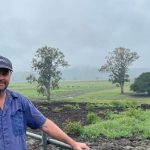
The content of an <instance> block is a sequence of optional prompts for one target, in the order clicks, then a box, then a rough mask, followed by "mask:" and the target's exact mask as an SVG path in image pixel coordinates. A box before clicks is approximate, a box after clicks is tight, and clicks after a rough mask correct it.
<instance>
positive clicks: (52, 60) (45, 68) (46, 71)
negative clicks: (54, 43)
mask: <svg viewBox="0 0 150 150" xmlns="http://www.w3.org/2000/svg"><path fill="white" fill-rule="evenodd" d="M64 58H65V56H64V54H63V53H62V52H61V51H60V50H59V49H58V48H52V47H47V46H45V47H42V48H39V49H38V50H37V51H36V54H35V56H34V58H33V59H32V68H33V70H34V71H35V72H37V74H38V75H37V77H35V76H34V75H33V74H30V75H29V76H28V77H27V80H28V82H30V83H32V82H34V81H36V82H37V83H38V84H37V91H38V92H39V93H41V94H43V95H45V96H47V100H50V98H51V90H52V89H55V88H58V87H59V85H58V83H59V80H60V79H61V75H62V73H61V71H60V68H61V67H66V66H68V65H69V64H68V62H67V61H65V59H64Z"/></svg>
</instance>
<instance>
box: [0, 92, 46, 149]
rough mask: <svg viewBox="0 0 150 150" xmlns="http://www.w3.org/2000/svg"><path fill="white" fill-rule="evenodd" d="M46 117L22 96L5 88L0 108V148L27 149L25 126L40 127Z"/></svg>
mask: <svg viewBox="0 0 150 150" xmlns="http://www.w3.org/2000/svg"><path fill="white" fill-rule="evenodd" d="M45 121H46V117H45V116H44V115H43V114H42V113H41V112H39V111H38V110H37V109H36V108H35V106H34V105H33V104H32V103H31V102H30V101H29V100H28V99H27V98H25V97H24V96H22V95H20V94H18V93H16V92H13V91H9V90H7V92H6V98H5V104H4V108H3V110H2V109H0V150H27V149H28V148H27V145H26V128H27V127H30V128H32V129H38V128H41V127H42V125H43V124H44V122H45Z"/></svg>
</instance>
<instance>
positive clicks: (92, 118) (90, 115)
mask: <svg viewBox="0 0 150 150" xmlns="http://www.w3.org/2000/svg"><path fill="white" fill-rule="evenodd" d="M86 118H87V122H88V123H89V124H94V123H96V122H97V121H98V120H99V119H100V118H99V117H98V115H97V114H96V113H93V112H90V113H88V114H87V117H86Z"/></svg>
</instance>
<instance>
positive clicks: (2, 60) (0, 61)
mask: <svg viewBox="0 0 150 150" xmlns="http://www.w3.org/2000/svg"><path fill="white" fill-rule="evenodd" d="M0 68H6V69H9V70H11V71H13V68H12V63H11V61H10V60H9V59H8V58H6V57H3V56H0Z"/></svg>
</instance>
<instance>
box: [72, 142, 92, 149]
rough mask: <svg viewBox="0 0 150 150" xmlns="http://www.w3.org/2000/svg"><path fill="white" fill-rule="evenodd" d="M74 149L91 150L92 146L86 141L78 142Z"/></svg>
mask: <svg viewBox="0 0 150 150" xmlns="http://www.w3.org/2000/svg"><path fill="white" fill-rule="evenodd" d="M72 147H73V149H74V150H90V148H89V147H88V146H87V145H86V144H85V143H80V142H76V143H75V144H74V145H72Z"/></svg>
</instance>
